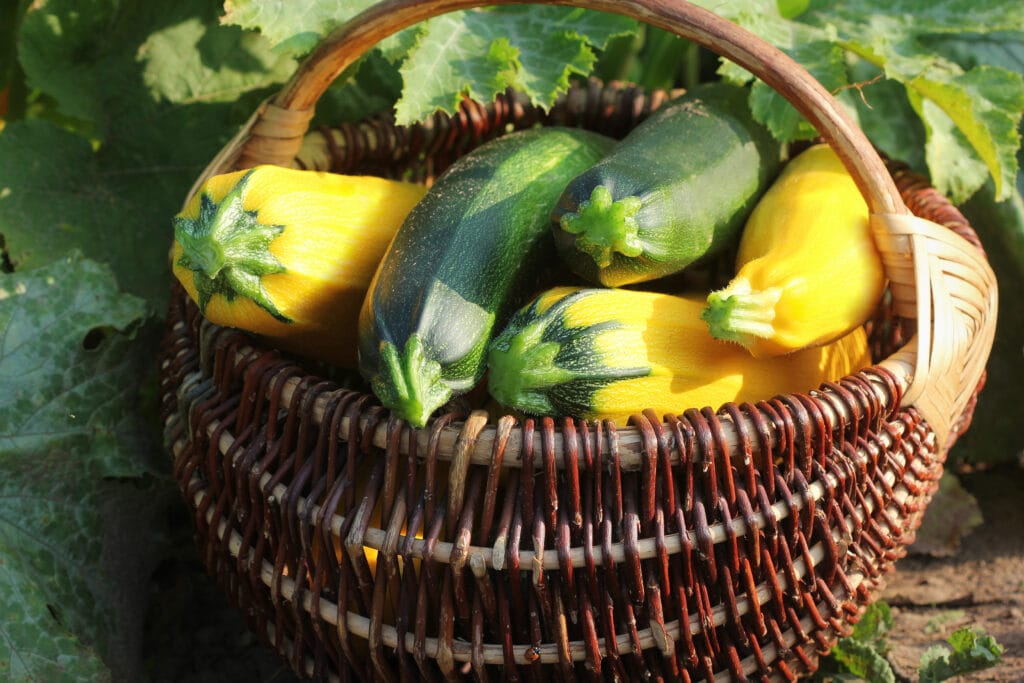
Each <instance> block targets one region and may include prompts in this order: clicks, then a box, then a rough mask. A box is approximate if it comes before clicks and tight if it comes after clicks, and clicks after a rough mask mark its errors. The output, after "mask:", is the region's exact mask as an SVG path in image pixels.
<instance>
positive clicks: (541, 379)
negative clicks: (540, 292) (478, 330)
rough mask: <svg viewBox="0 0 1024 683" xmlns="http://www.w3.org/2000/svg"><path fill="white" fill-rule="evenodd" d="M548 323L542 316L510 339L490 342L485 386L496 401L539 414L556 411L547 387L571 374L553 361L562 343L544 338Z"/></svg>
mask: <svg viewBox="0 0 1024 683" xmlns="http://www.w3.org/2000/svg"><path fill="white" fill-rule="evenodd" d="M547 322H548V318H547V317H545V316H542V317H541V318H539V319H538V320H536V321H534V322H533V323H531V324H529V325H527V326H526V327H524V328H523V329H522V330H520V331H519V332H518V333H517V334H515V335H512V336H511V337H510V338H509V337H506V338H504V339H501V340H500V341H499V340H496V343H494V344H492V345H491V350H490V352H489V354H488V357H487V365H488V368H489V369H490V374H489V375H488V385H487V388H488V391H489V392H490V394H491V396H493V397H494V400H496V401H497V402H498V403H501V404H502V405H505V406H516V407H517V408H518V409H520V410H523V411H525V412H528V413H535V414H540V415H548V414H551V413H553V412H555V409H554V406H553V405H552V404H551V401H550V399H549V398H548V395H547V390H548V389H550V388H551V387H554V386H557V385H559V384H562V383H563V382H566V381H569V380H570V379H572V376H573V375H572V373H571V372H569V371H568V370H566V369H564V368H561V367H559V366H558V365H556V364H555V356H557V355H558V352H559V351H560V350H561V348H562V347H561V344H559V343H558V342H554V341H543V336H544V331H545V328H546V327H547Z"/></svg>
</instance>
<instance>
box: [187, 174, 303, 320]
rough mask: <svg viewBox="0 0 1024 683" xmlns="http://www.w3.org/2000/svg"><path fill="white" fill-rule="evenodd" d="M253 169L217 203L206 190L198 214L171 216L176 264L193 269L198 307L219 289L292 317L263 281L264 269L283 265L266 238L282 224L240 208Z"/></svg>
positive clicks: (223, 293) (274, 235)
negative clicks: (265, 220)
mask: <svg viewBox="0 0 1024 683" xmlns="http://www.w3.org/2000/svg"><path fill="white" fill-rule="evenodd" d="M252 173H253V172H252V171H249V172H248V173H246V174H245V175H244V176H242V178H241V180H239V181H238V183H237V184H236V185H235V186H234V187H233V188H231V191H230V192H228V193H227V194H226V195H225V196H224V198H223V199H222V200H221V201H220V202H219V203H218V202H215V201H213V199H211V198H210V195H209V194H207V193H205V192H204V193H203V194H202V195H200V197H199V202H200V203H199V216H198V217H196V218H194V219H193V218H185V217H183V216H176V217H175V218H174V239H175V240H176V241H177V242H178V244H179V245H181V251H182V254H181V258H179V259H178V263H177V265H179V266H181V267H182V268H187V269H189V270H191V271H192V273H193V282H194V283H195V287H196V292H197V293H198V295H199V301H198V302H197V303H198V304H199V309H200V310H201V311H202V312H204V313H205V312H206V306H207V305H208V304H209V302H210V299H211V298H213V296H214V295H217V294H220V295H221V296H223V297H224V298H225V299H227V300H228V301H234V300H235V299H236V298H237V297H244V298H247V299H251V300H252V301H253V302H255V303H256V304H257V305H258V306H260V307H261V308H262V309H264V310H265V311H266V312H267V313H269V314H270V315H272V316H273V317H274V318H276V319H277V320H280V321H281V322H285V323H290V322H292V320H291V318H289V317H288V316H286V315H284V314H283V313H281V311H280V310H278V308H277V306H276V305H275V304H274V302H273V301H271V299H270V297H269V295H268V294H267V291H266V290H265V289H264V287H263V276H264V275H270V274H272V273H284V272H286V270H287V269H286V268H285V266H284V265H283V264H282V263H281V262H280V261H279V260H278V259H277V257H276V256H274V255H273V254H272V253H271V252H270V243H271V242H273V241H274V240H275V239H276V238H277V236H278V235H280V234H281V232H283V231H284V229H285V228H284V226H283V225H270V224H266V223H260V221H259V219H258V218H257V212H256V211H247V210H246V209H245V208H244V206H243V204H244V201H245V192H246V188H247V187H248V184H249V181H250V179H251V177H252Z"/></svg>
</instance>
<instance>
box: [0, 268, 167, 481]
mask: <svg viewBox="0 0 1024 683" xmlns="http://www.w3.org/2000/svg"><path fill="white" fill-rule="evenodd" d="M145 311H146V306H145V302H144V301H142V300H141V299H139V298H138V297H135V296H131V295H128V294H123V293H121V292H120V291H119V290H118V288H117V284H116V283H115V281H114V278H113V275H112V274H111V272H110V269H109V268H106V267H104V266H101V265H99V264H96V263H94V262H92V261H89V260H86V259H83V258H81V257H80V256H79V255H72V256H70V257H68V258H66V259H63V260H61V261H57V262H55V263H53V264H52V265H50V266H47V267H45V268H40V269H37V270H32V271H26V272H24V273H20V272H19V273H12V274H7V275H2V276H0V378H2V381H3V385H4V391H3V392H0V459H3V458H9V457H15V456H16V455H17V454H19V453H25V452H34V453H47V452H62V453H74V454H75V455H76V457H77V458H78V459H80V460H81V462H82V463H83V464H89V465H91V466H93V467H95V468H97V470H98V471H99V472H100V473H101V474H102V476H116V477H126V476H138V475H140V474H142V473H143V472H145V471H146V467H145V463H144V462H143V461H141V460H140V459H139V457H138V451H137V450H136V447H139V446H142V445H148V446H149V447H153V446H155V444H154V443H153V441H152V438H151V435H152V427H151V426H150V425H148V424H146V423H145V422H144V419H145V413H140V412H139V411H137V410H136V409H135V406H136V404H137V403H138V401H139V389H140V385H141V383H142V382H141V378H143V377H145V376H146V375H147V374H148V373H149V372H151V370H150V368H149V367H148V366H149V365H150V364H151V363H152V361H151V359H150V358H148V357H146V355H145V350H144V349H140V348H137V347H136V346H135V345H133V343H132V342H133V334H134V333H135V332H136V328H137V327H138V326H139V324H140V323H141V322H142V319H143V316H144V315H145ZM147 439H148V442H147Z"/></svg>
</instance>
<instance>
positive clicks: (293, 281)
mask: <svg viewBox="0 0 1024 683" xmlns="http://www.w3.org/2000/svg"><path fill="white" fill-rule="evenodd" d="M425 192H426V188H424V187H422V186H420V185H415V184H412V183H405V182H399V181H394V180H387V179H384V178H377V177H373V176H348V175H340V174H333V173H323V172H318V171H303V170H296V169H288V168H282V167H278V166H270V165H265V166H257V167H256V168H253V169H250V170H244V171H236V172H233V173H226V174H223V175H218V176H214V177H212V178H210V179H209V180H208V181H206V183H205V184H204V185H203V186H202V188H200V191H199V192H197V193H196V195H195V196H194V197H193V198H192V200H191V201H190V202H189V203H188V205H187V206H186V207H185V208H184V209H183V210H182V212H181V213H180V214H178V215H177V216H176V217H175V218H174V246H173V249H172V253H171V258H172V267H173V269H174V274H175V276H176V277H177V278H178V280H180V281H181V283H182V285H183V286H184V287H185V289H186V290H187V291H188V293H189V295H190V296H191V297H192V298H193V299H194V300H195V301H196V302H197V303H198V305H199V307H200V309H201V310H202V313H203V315H204V316H205V317H206V318H207V319H209V320H211V321H213V322H215V323H217V324H220V325H225V326H228V327H237V328H240V329H244V330H247V331H249V332H253V333H256V334H259V335H263V336H264V337H265V338H267V339H268V341H270V342H271V343H272V344H274V345H275V346H276V347H278V348H281V349H285V350H288V351H292V352H294V353H296V354H299V355H302V356H306V357H310V358H315V359H319V360H324V361H328V362H331V363H334V364H336V365H340V366H343V367H354V366H355V363H356V358H355V353H356V351H355V350H356V329H357V324H358V319H359V309H360V307H361V306H362V302H363V297H364V296H365V294H366V291H367V289H368V287H369V285H370V280H371V279H372V278H373V274H374V272H375V271H376V269H377V264H378V263H379V262H380V259H381V257H382V256H383V254H384V251H385V249H386V248H387V245H388V243H389V242H390V241H391V238H392V237H393V236H394V234H395V232H396V231H397V230H398V227H399V226H400V225H401V223H402V221H403V220H404V219H405V216H406V214H408V213H409V211H410V210H411V209H412V207H413V206H414V205H415V204H416V203H417V202H418V201H419V199H420V198H421V197H422V196H423V194H424V193H425Z"/></svg>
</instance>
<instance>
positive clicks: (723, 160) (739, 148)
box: [553, 83, 779, 287]
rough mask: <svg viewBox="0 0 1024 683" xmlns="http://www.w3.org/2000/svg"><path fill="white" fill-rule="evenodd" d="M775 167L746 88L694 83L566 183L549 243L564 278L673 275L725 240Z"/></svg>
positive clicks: (773, 148) (608, 280)
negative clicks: (570, 273)
mask: <svg viewBox="0 0 1024 683" xmlns="http://www.w3.org/2000/svg"><path fill="white" fill-rule="evenodd" d="M778 167H779V146H778V144H777V143H776V142H775V141H774V139H773V138H772V136H771V134H770V133H769V132H768V131H767V130H766V129H765V128H764V127H763V126H761V125H760V124H758V123H756V122H755V121H754V120H753V118H752V117H751V114H750V108H749V106H748V105H747V90H746V89H744V88H740V87H738V86H733V85H728V84H726V83H711V84H705V85H701V86H698V87H696V88H694V89H693V90H690V91H689V92H687V93H686V94H684V95H682V96H680V97H677V98H675V99H673V100H672V101H671V102H669V103H667V104H665V105H664V106H663V107H662V108H661V109H659V110H658V111H656V112H655V113H654V114H652V115H651V117H650V118H648V119H647V120H646V121H644V122H642V123H641V124H640V125H638V126H637V127H636V128H634V129H633V130H632V131H631V132H630V133H629V134H628V135H627V136H626V137H625V138H623V140H622V141H621V142H620V143H619V144H618V145H617V146H616V147H615V149H614V150H612V152H611V153H609V154H608V155H607V156H605V157H603V158H602V159H601V160H600V161H598V162H597V163H596V164H595V165H594V166H593V167H592V168H589V169H587V170H586V171H585V172H584V173H582V174H580V175H579V176H578V177H576V178H575V179H573V181H572V182H571V183H569V185H568V187H566V189H565V192H564V193H563V194H562V196H561V198H560V199H559V201H558V204H557V207H556V209H555V211H554V214H553V220H554V226H553V229H554V232H555V242H556V245H557V247H558V250H559V253H560V254H561V256H562V258H563V260H564V261H565V262H566V263H567V264H568V266H569V268H570V269H571V270H572V271H573V272H575V273H576V274H578V275H580V276H582V277H584V278H586V279H587V280H590V281H591V282H595V283H599V284H602V285H605V286H608V287H618V286H621V285H626V284H630V283H634V282H643V281H647V280H653V279H656V278H660V277H664V276H666V275H671V274H673V273H677V272H679V271H681V270H683V269H684V268H686V267H687V266H689V265H690V264H691V263H694V262H696V261H698V260H699V259H701V258H702V257H705V256H712V255H714V254H715V253H717V252H719V251H720V250H722V249H723V248H725V247H726V246H728V245H730V244H732V243H733V242H734V240H735V239H736V238H737V235H738V233H739V230H740V227H741V226H742V225H743V222H744V221H745V220H746V217H747V215H748V214H749V213H750V211H751V210H752V209H753V207H754V203H755V202H756V200H757V198H758V197H759V196H760V195H761V194H762V193H763V192H764V191H765V190H766V189H767V186H768V183H769V181H770V180H771V179H772V178H774V176H775V174H776V172H777V169H778Z"/></svg>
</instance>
